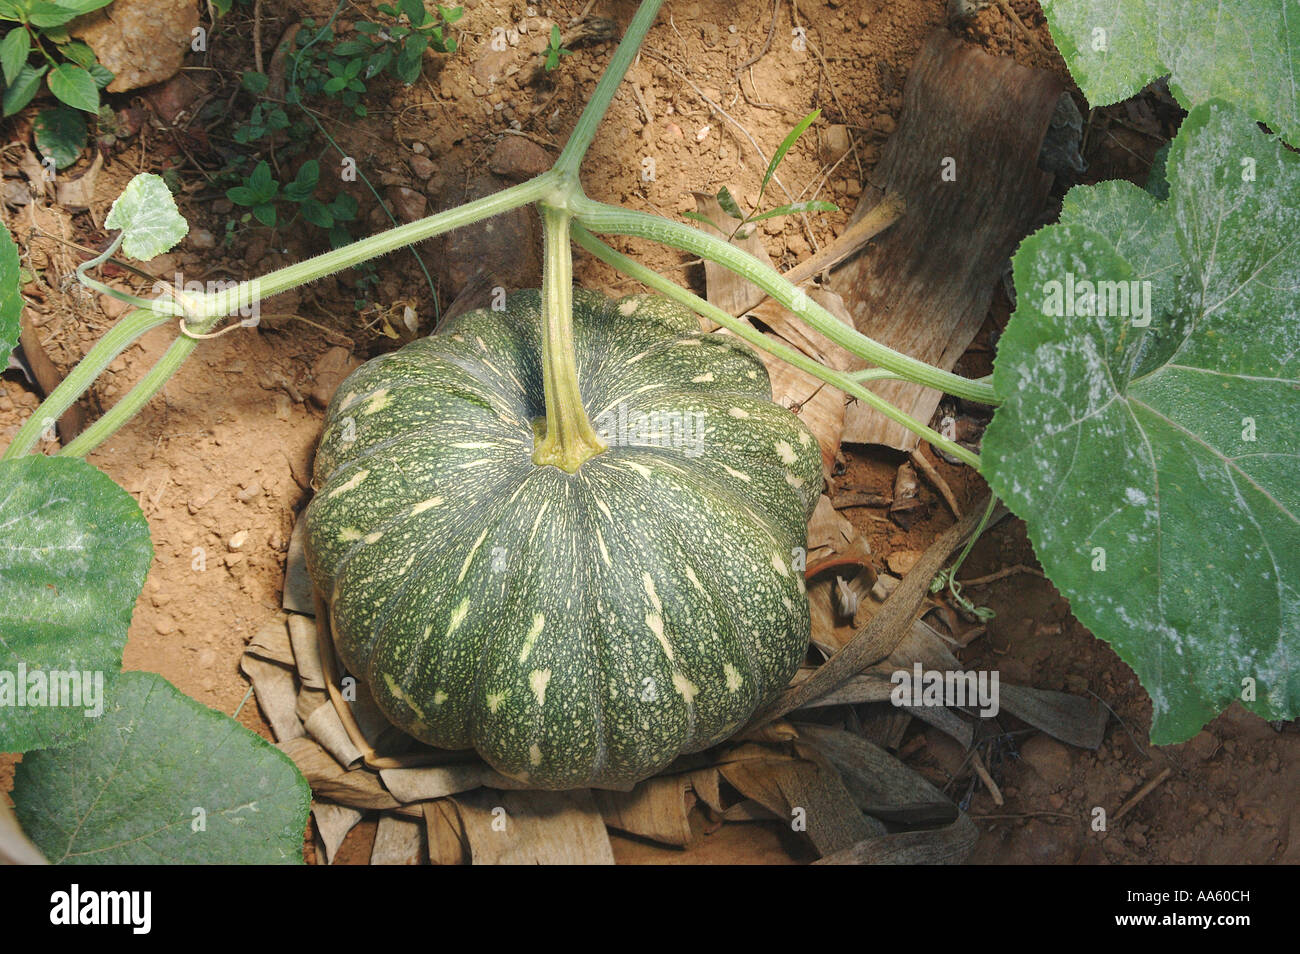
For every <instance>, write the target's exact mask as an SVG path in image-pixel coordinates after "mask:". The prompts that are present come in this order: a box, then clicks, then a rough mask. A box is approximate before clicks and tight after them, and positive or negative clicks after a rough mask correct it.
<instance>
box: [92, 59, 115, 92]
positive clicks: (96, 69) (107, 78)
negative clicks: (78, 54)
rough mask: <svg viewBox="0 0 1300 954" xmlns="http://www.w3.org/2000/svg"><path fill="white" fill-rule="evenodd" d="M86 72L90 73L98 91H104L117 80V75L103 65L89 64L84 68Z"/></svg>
mask: <svg viewBox="0 0 1300 954" xmlns="http://www.w3.org/2000/svg"><path fill="white" fill-rule="evenodd" d="M86 71H87V72H88V73H90V76H91V78H92V79H93V80H94V81H95V85H96V86H97V87H98V88H99V89H106V88H107V87H108V84H109V83H111V82H113V80H115V79H116V78H117V75H116V74H115V73H114V72H113V71H112V70H110V69H109V68H108V67H107V66H105V65H104V64H103V63H91V64H90V65H89V66H87V67H86Z"/></svg>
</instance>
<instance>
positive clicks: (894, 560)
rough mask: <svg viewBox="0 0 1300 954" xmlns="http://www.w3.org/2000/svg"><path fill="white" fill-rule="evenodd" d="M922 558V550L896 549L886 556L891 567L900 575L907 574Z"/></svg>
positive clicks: (886, 560)
mask: <svg viewBox="0 0 1300 954" xmlns="http://www.w3.org/2000/svg"><path fill="white" fill-rule="evenodd" d="M919 559H921V551H920V550H895V551H894V552H893V553H891V554H889V556H888V557H886V558H885V562H886V563H887V564H888V565H889V569H890V570H891V571H893V572H894V573H897V574H898V575H899V576H904V575H906V574H907V572H908V571H909V570H911V569H912V567H914V566H916V561H917V560H919Z"/></svg>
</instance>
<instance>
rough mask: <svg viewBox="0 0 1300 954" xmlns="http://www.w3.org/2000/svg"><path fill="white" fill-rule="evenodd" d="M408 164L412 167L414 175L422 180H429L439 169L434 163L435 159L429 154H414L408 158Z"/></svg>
mask: <svg viewBox="0 0 1300 954" xmlns="http://www.w3.org/2000/svg"><path fill="white" fill-rule="evenodd" d="M417 145H418V144H417ZM406 164H407V165H408V166H410V167H411V173H412V175H414V176H415V178H417V179H419V180H420V181H421V182H428V181H429V179H431V178H432V177H433V174H434V173H435V172H437V171H438V167H437V166H436V165H434V163H433V160H431V159H429V158H428V157H427V156H419V155H416V156H412V157H411V158H410V159H408V160H407V162H406Z"/></svg>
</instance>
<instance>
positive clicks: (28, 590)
mask: <svg viewBox="0 0 1300 954" xmlns="http://www.w3.org/2000/svg"><path fill="white" fill-rule="evenodd" d="M52 423H53V422H51V424H52ZM0 527H3V528H4V531H3V533H4V535H3V537H2V538H0V701H2V703H3V704H0V751H3V752H23V751H27V750H29V749H33V748H48V747H51V746H58V745H64V744H67V743H69V742H71V741H74V740H75V739H77V738H80V737H81V736H84V735H85V734H86V732H88V731H89V730H90V729H91V727H92V726H93V725H94V724H95V722H96V718H95V717H94V711H95V709H96V708H97V707H98V706H100V705H102V704H103V703H105V701H106V698H105V695H104V694H103V693H106V692H108V691H109V690H111V689H112V688H113V682H114V680H115V679H116V678H117V674H118V671H119V670H120V669H121V668H122V648H123V647H124V646H125V645H126V628H127V626H128V625H129V624H130V622H131V611H132V609H133V608H134V607H135V601H136V598H137V597H138V596H139V595H140V590H141V588H142V587H143V586H144V577H145V573H146V572H147V571H148V569H149V561H150V560H151V559H152V556H153V547H152V546H151V545H150V543H149V526H148V524H147V523H145V519H144V514H142V513H141V512H140V507H139V505H138V504H137V503H136V502H135V500H133V499H132V498H131V495H130V494H128V493H127V492H126V491H125V490H123V489H122V488H121V487H119V486H117V484H115V483H113V481H111V480H109V479H108V478H107V477H106V476H104V475H103V474H102V473H100V472H99V471H98V470H96V469H95V468H94V467H91V466H90V465H89V464H87V463H86V462H85V461H83V460H80V459H77V458H73V457H44V456H41V455H36V456H31V457H23V458H20V459H18V460H10V461H0ZM24 670H25V674H26V676H27V679H26V680H21V681H23V682H25V683H26V685H25V686H24V693H23V695H24V696H25V698H23V699H19V697H18V695H17V690H18V686H17V684H16V683H17V682H19V681H20V676H22V675H23V674H24V673H23V671H24ZM73 672H75V673H77V674H78V676H77V677H76V682H77V683H78V686H77V692H78V695H77V697H75V698H69V697H68V695H67V694H65V692H64V691H63V690H64V689H67V690H72V689H73V686H72V681H71V678H70V674H71V673H73ZM64 675H68V676H69V679H68V681H67V682H66V684H65V682H64V679H63V676H64ZM33 680H37V681H38V682H40V683H45V684H47V686H51V685H54V684H56V685H57V688H58V690H59V691H58V695H59V698H58V699H57V700H56V699H55V698H54V694H53V693H52V692H47V693H46V694H45V695H44V696H43V698H42V700H41V701H40V702H39V703H38V702H37V701H36V700H35V699H34V698H33V696H32V694H31V690H32V689H33V688H35V687H36V682H33ZM95 688H98V689H100V690H102V692H101V694H99V695H98V696H96V695H95V693H94V689H95ZM83 690H86V691H85V693H84V694H81V693H82V692H83ZM10 694H12V695H10ZM20 702H22V703H24V704H23V705H20V704H19V703H20ZM54 702H58V703H59V704H58V705H53V704H51V703H54Z"/></svg>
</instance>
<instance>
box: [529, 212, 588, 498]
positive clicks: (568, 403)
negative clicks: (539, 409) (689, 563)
mask: <svg viewBox="0 0 1300 954" xmlns="http://www.w3.org/2000/svg"><path fill="white" fill-rule="evenodd" d="M538 210H539V211H540V212H541V215H542V235H543V236H544V239H543V244H544V247H545V253H546V254H545V258H544V259H543V263H542V382H543V385H544V388H545V393H546V429H545V431H544V432H543V433H542V434H541V439H540V440H538V441H537V443H536V446H535V447H534V448H533V463H535V464H538V465H545V464H553V465H554V466H556V467H559V468H560V469H561V470H564V471H567V472H568V473H570V474H572V473H574V472H575V471H576V470H577V469H578V468H579V467H581V466H582V463H583V461H586V460H589V459H591V458H592V457H595V456H596V455H597V454H599V453H600V452H601V451H603V450H604V449H605V445H604V444H602V443H601V442H600V439H599V438H598V437H597V436H596V431H595V430H594V429H593V428H592V426H591V421H590V419H589V418H588V417H587V411H586V409H585V408H584V407H583V406H582V395H581V393H580V392H579V390H578V359H577V354H576V352H575V351H574V346H573V248H572V246H571V245H570V241H569V222H570V220H571V219H572V215H571V214H570V213H569V211H568V209H564V208H558V207H556V206H553V205H549V204H546V203H538Z"/></svg>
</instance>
